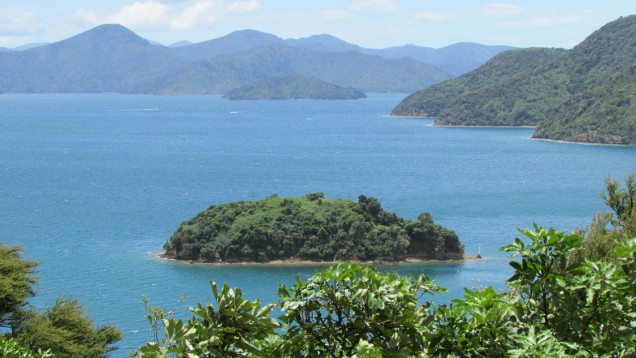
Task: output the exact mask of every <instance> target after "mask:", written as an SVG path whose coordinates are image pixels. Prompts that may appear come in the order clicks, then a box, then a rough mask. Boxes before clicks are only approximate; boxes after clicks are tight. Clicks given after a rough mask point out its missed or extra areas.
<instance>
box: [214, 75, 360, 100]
mask: <svg viewBox="0 0 636 358" xmlns="http://www.w3.org/2000/svg"><path fill="white" fill-rule="evenodd" d="M364 97H366V95H365V94H364V92H362V91H360V90H359V89H357V88H352V87H341V86H337V85H334V84H331V83H327V82H325V81H322V80H319V79H316V78H308V77H300V76H291V77H273V78H268V79H265V80H262V81H258V82H256V83H251V84H248V85H246V86H243V87H240V88H237V89H235V90H232V91H230V92H228V93H226V94H225V95H224V96H223V98H224V99H229V100H282V99H320V100H339V99H359V98H364Z"/></svg>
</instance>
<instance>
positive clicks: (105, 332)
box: [15, 298, 122, 358]
mask: <svg viewBox="0 0 636 358" xmlns="http://www.w3.org/2000/svg"><path fill="white" fill-rule="evenodd" d="M85 311H86V310H85V308H84V307H83V306H82V305H80V304H79V303H78V301H77V300H75V299H72V298H58V299H57V300H56V302H55V305H54V306H53V307H50V308H47V309H46V310H45V311H44V312H42V313H40V312H37V311H34V310H32V311H28V312H26V317H25V318H24V321H23V323H22V325H21V326H20V328H19V329H18V331H17V332H16V334H15V337H16V339H17V340H18V341H19V342H20V343H22V344H23V345H24V346H25V347H27V348H30V349H32V350H34V349H47V350H50V351H51V352H52V353H54V354H55V356H56V357H58V358H63V357H69V358H70V357H104V356H105V355H106V354H107V353H108V352H110V351H112V350H113V349H114V348H111V347H108V345H110V344H112V343H114V342H116V341H119V340H121V339H122V335H121V331H119V330H118V329H117V328H115V327H114V326H109V325H102V326H100V327H95V325H94V321H93V319H91V318H89V317H87V316H86V315H85Z"/></svg>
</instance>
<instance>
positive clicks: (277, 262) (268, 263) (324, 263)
mask: <svg viewBox="0 0 636 358" xmlns="http://www.w3.org/2000/svg"><path fill="white" fill-rule="evenodd" d="M152 256H154V257H156V258H159V259H161V260H165V261H169V262H176V263H181V264H189V265H209V266H257V265H258V266H331V265H333V264H337V263H341V262H351V263H357V264H361V265H387V266H396V265H403V264H414V263H426V262H436V263H440V262H448V263H454V262H465V261H476V260H481V258H478V257H477V256H470V255H466V254H464V255H463V257H462V258H461V259H453V260H439V259H421V258H406V259H404V260H401V261H383V260H370V261H358V260H342V261H312V260H299V259H289V260H271V261H265V262H257V261H240V262H205V261H197V260H178V259H173V258H168V257H166V253H165V252H160V253H158V254H152Z"/></svg>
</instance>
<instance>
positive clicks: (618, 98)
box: [392, 15, 636, 144]
mask: <svg viewBox="0 0 636 358" xmlns="http://www.w3.org/2000/svg"><path fill="white" fill-rule="evenodd" d="M635 66H636V15H632V16H627V17H621V18H619V19H617V20H615V21H612V22H610V23H608V24H606V25H605V26H603V27H602V28H600V29H599V30H597V31H595V32H594V33H592V34H591V35H590V36H588V37H587V38H586V39H585V40H584V41H583V42H581V43H580V44H578V45H577V46H575V47H574V48H573V49H572V50H558V49H539V48H535V49H516V50H512V51H507V52H504V53H501V54H499V55H497V56H495V57H494V58H492V59H491V60H489V61H488V62H487V63H485V64H484V65H482V66H480V67H479V68H477V69H476V70H474V71H472V72H469V73H466V74H464V75H462V76H459V77H457V78H454V79H451V80H448V81H446V82H443V83H439V84H436V85H434V86H431V87H428V88H425V89H423V90H420V91H418V92H416V93H413V94H412V95H410V96H408V97H406V98H405V99H404V100H403V101H402V102H401V103H400V104H398V106H397V107H396V108H395V109H394V110H393V112H392V114H393V115H398V116H400V115H404V116H425V117H436V119H435V124H437V125H452V126H537V129H536V131H535V135H534V137H535V138H546V139H557V140H567V141H578V142H594V143H613V144H636V103H635V102H634V100H636V92H635V90H634V89H635V88H636V78H635V76H634V67H635Z"/></svg>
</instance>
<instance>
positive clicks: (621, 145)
mask: <svg viewBox="0 0 636 358" xmlns="http://www.w3.org/2000/svg"><path fill="white" fill-rule="evenodd" d="M528 139H532V140H544V141H546V142H556V143H565V144H583V145H602V146H612V147H634V146H636V144H616V143H592V142H576V141H567V140H562V139H550V138H534V137H528Z"/></svg>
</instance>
